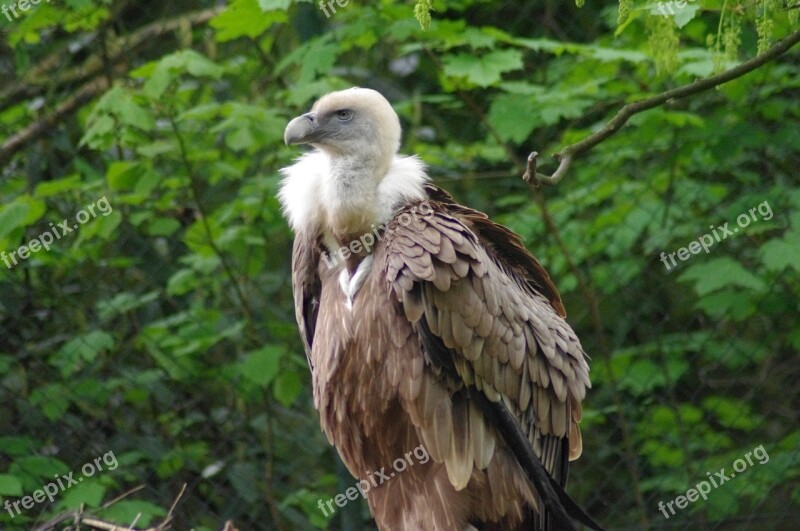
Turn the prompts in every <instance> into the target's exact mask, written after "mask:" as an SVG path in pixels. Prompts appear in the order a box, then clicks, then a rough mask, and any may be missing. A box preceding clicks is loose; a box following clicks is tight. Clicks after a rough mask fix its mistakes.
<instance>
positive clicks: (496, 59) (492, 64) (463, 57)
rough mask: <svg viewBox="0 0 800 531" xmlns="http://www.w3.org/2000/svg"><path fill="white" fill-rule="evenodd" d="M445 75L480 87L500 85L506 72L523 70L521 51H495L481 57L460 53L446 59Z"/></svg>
mask: <svg viewBox="0 0 800 531" xmlns="http://www.w3.org/2000/svg"><path fill="white" fill-rule="evenodd" d="M443 62H444V73H445V74H446V75H448V76H450V77H456V78H459V77H463V78H466V79H467V80H468V81H469V82H470V83H473V84H475V85H478V86H479V87H488V86H490V85H494V84H496V83H498V82H499V81H500V79H501V75H502V74H503V73H505V72H511V71H513V70H519V69H521V68H522V53H521V52H520V51H519V50H495V51H492V52H489V53H487V54H485V55H482V56H480V57H475V56H474V55H472V54H466V53H460V54H456V55H449V56H446V57H445V58H444V61H443Z"/></svg>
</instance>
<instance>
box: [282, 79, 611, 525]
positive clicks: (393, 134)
mask: <svg viewBox="0 0 800 531" xmlns="http://www.w3.org/2000/svg"><path fill="white" fill-rule="evenodd" d="M400 133H401V128H400V121H399V119H398V117H397V114H396V113H395V112H394V110H393V109H392V106H391V105H390V104H389V102H388V101H386V99H385V98H384V97H383V96H382V95H381V94H380V93H378V92H376V91H374V90H370V89H364V88H351V89H349V90H343V91H339V92H333V93H330V94H327V95H325V96H324V97H322V98H320V99H319V101H317V102H316V103H315V104H314V106H313V107H312V109H311V111H310V112H308V113H306V114H303V115H302V116H298V117H297V118H295V119H293V120H292V121H291V122H289V124H288V125H287V126H286V131H285V133H284V140H285V142H286V144H287V145H289V144H310V145H311V146H312V147H313V148H314V149H313V150H312V151H310V152H309V153H307V154H304V155H302V156H301V157H300V158H299V159H298V160H297V161H296V162H295V163H294V164H293V165H291V166H289V167H286V168H283V169H282V170H281V172H282V174H283V180H282V184H281V189H280V192H279V198H280V201H281V203H282V205H283V209H284V212H285V215H286V217H287V219H288V221H289V223H290V225H291V227H292V229H293V231H294V233H295V242H294V251H293V257H292V283H293V290H294V299H295V306H296V317H297V323H298V325H299V327H300V333H301V336H302V340H303V344H304V346H305V351H306V356H307V358H308V364H309V366H310V368H311V374H312V381H313V388H314V389H313V393H314V404H315V406H316V408H317V409H318V410H319V413H320V422H321V424H322V429H323V430H324V431H325V434H326V435H327V436H328V439H329V441H330V442H331V444H333V445H335V446H336V448H337V450H338V452H339V455H340V456H341V458H342V460H343V461H344V463H345V465H346V466H347V468H348V470H349V471H350V473H351V474H352V475H353V476H354V477H355V478H363V477H364V475H365V474H367V473H369V472H368V471H374V470H380V469H382V468H387V469H388V470H392V469H391V468H389V467H390V466H391V465H392V463H393V462H395V460H397V459H398V458H403V456H404V455H407V454H408V453H409V450H411V449H413V448H416V447H418V446H419V445H422V446H423V447H424V448H425V449H426V451H427V452H428V453H429V455H430V459H429V460H427V462H426V463H424V464H423V463H412V465H413V466H408V467H407V468H406V469H405V470H403V471H402V472H397V473H393V475H392V477H389V476H388V474H387V478H389V479H388V481H383V482H382V483H380V484H376V486H375V487H374V488H372V489H371V490H370V491H369V492H368V494H367V502H368V504H369V508H370V511H371V512H372V515H373V516H374V518H375V521H376V522H377V524H378V527H379V528H380V529H382V530H401V531H408V530H426V531H427V530H437V531H450V530H453V531H461V530H473V529H498V530H513V529H574V524H573V523H572V521H571V518H574V519H577V520H579V521H581V522H583V523H585V524H586V525H588V526H589V527H592V528H594V529H599V528H598V527H597V525H596V524H594V523H593V522H592V521H591V519H590V518H589V517H588V516H586V515H585V514H584V513H583V512H582V511H581V510H580V508H579V507H577V505H575V503H574V502H572V500H571V499H570V498H569V497H568V496H567V495H566V493H564V490H563V488H562V486H563V485H565V483H566V480H567V467H568V463H569V461H570V460H573V459H576V458H577V457H578V456H579V455H580V453H581V433H580V429H579V427H578V424H579V422H580V420H581V401H582V400H583V398H584V396H585V394H586V389H587V388H588V387H590V383H589V367H588V365H587V363H586V355H585V353H584V351H583V349H582V347H581V344H580V342H579V341H578V338H577V337H576V335H575V332H574V331H573V330H572V328H570V326H569V324H567V322H566V321H565V320H564V317H565V311H564V306H563V305H562V303H561V298H560V296H559V294H558V291H557V290H556V288H555V286H554V285H553V282H552V281H551V280H550V277H549V276H548V274H547V272H546V271H545V269H544V268H543V267H542V266H541V265H540V264H539V262H538V261H537V260H536V258H534V257H533V255H531V254H530V253H529V252H528V251H527V250H526V249H525V247H524V246H523V244H522V241H521V239H520V238H519V236H517V235H516V234H514V233H513V232H511V231H510V230H508V229H507V228H505V227H503V226H500V225H498V224H496V223H493V222H492V221H491V220H489V219H488V218H487V216H486V215H485V214H483V213H481V212H477V211H475V210H472V209H469V208H467V207H464V206H461V205H459V204H457V203H456V202H455V201H454V200H453V199H452V197H451V196H450V195H449V194H448V193H447V192H445V191H443V190H442V189H440V188H438V187H436V186H434V185H433V184H431V183H430V182H428V177H427V175H426V173H425V166H424V164H423V163H422V162H421V161H420V159H419V158H417V157H414V156H402V155H399V154H398V150H399V147H400ZM373 483H377V482H374V481H373Z"/></svg>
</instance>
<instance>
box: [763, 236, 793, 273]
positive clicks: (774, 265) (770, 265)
mask: <svg viewBox="0 0 800 531" xmlns="http://www.w3.org/2000/svg"><path fill="white" fill-rule="evenodd" d="M759 254H760V255H761V262H762V263H763V264H764V267H766V268H767V269H768V270H769V271H783V270H784V269H786V268H787V267H790V268H792V269H794V270H795V271H800V233H798V232H789V233H787V234H786V235H785V237H784V238H783V239H780V240H770V241H768V242H767V243H765V244H764V245H762V246H761V249H759Z"/></svg>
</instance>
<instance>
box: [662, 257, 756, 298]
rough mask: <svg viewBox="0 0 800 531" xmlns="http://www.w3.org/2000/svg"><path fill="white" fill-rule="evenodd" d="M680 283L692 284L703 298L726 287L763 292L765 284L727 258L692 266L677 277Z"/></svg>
mask: <svg viewBox="0 0 800 531" xmlns="http://www.w3.org/2000/svg"><path fill="white" fill-rule="evenodd" d="M678 280H680V281H682V282H692V281H693V282H694V290H695V293H697V294H698V295H699V296H701V297H702V296H704V295H707V294H709V293H712V292H714V291H717V290H718V289H722V288H724V287H726V286H737V287H741V288H745V289H751V290H754V291H764V290H765V289H766V288H767V285H766V283H765V282H764V281H763V280H761V279H760V278H758V277H757V276H755V275H754V274H753V273H751V272H750V271H748V270H747V269H745V268H744V266H742V265H741V264H740V263H739V262H737V261H735V260H734V259H733V258H729V257H727V256H725V257H722V258H714V259H712V260H710V261H708V262H705V263H701V264H692V265H691V266H689V268H688V269H687V270H686V271H684V272H683V274H681V275H680V276H679V277H678Z"/></svg>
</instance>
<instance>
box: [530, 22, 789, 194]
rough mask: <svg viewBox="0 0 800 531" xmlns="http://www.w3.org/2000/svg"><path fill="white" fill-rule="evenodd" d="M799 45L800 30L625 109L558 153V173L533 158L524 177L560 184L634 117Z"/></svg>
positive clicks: (538, 182) (535, 182)
mask: <svg viewBox="0 0 800 531" xmlns="http://www.w3.org/2000/svg"><path fill="white" fill-rule="evenodd" d="M798 42H800V31H796V32H794V33H792V34H790V35H789V36H788V37H786V38H785V39H783V40H781V41H778V42H777V43H776V44H775V45H773V46H772V47H771V48H770V49H769V50H767V51H766V52H764V53H763V54H761V55H759V56H757V57H754V58H753V59H750V60H749V61H745V62H744V63H742V64H740V65H738V66H735V67H733V68H731V69H730V70H726V71H725V72H722V73H720V74H717V75H714V76H711V77H707V78H705V79H698V80H697V81H694V82H693V83H689V84H688V85H683V86H682V87H677V88H674V89H671V90H667V91H666V92H662V93H661V94H656V95H655V96H651V97H649V98H645V99H643V100H639V101H635V102H633V103H629V104H627V105H625V106H624V107H622V109H620V110H619V112H617V114H616V115H615V116H614V117H613V118H612V119H611V120H609V121H608V123H606V125H605V126H603V128H602V129H600V130H599V131H597V132H596V133H593V134H591V135H589V136H587V137H586V138H584V139H583V140H581V141H580V142H576V143H575V144H570V145H569V146H567V147H565V148H564V149H562V150H561V151H559V152H558V153H555V154H554V155H553V158H554V159H556V160H557V161H558V168H556V171H555V172H553V174H552V175H543V174H541V173H536V172H535V159H536V157H535V156H534V157H533V159H534V161H533V163H534V172H533V173H531V172H530V163H531V158H530V157H528V162H529V164H528V171H526V172H525V174H524V175H523V176H522V178H523V179H525V181H526V182H528V183H529V184H532V185H534V186H539V185H541V184H542V183H544V184H557V183H558V182H559V181H561V179H563V178H564V176H565V175H566V174H567V171H569V168H570V167H571V166H572V161H573V160H574V159H575V157H578V156H579V155H582V154H584V153H586V152H587V151H589V150H590V149H592V148H593V147H595V146H596V145H597V144H599V143H600V142H602V141H603V140H606V139H607V138H609V137H610V136H612V135H613V134H614V133H616V132H617V131H618V130H619V129H620V128H621V127H622V126H623V125H625V123H626V122H627V121H628V120H629V119H630V118H631V116H633V115H634V114H638V113H640V112H643V111H647V110H650V109H652V108H654V107H658V106H659V105H663V104H664V103H666V102H668V101H670V100H677V99H681V98H685V97H687V96H691V95H692V94H697V93H698V92H703V91H705V90H709V89H712V88H714V87H716V86H717V85H721V84H723V83H727V82H728V81H732V80H734V79H736V78H739V77H742V76H743V75H745V74H748V73H750V72H752V71H753V70H755V69H757V68H759V67H761V66H763V65H765V64H766V63H768V62H770V61H772V60H774V59H776V58H778V57H780V56H781V55H783V54H784V53H786V52H788V51H789V50H790V49H791V48H792V47H793V46H794V45H795V44H797V43H798Z"/></svg>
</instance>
